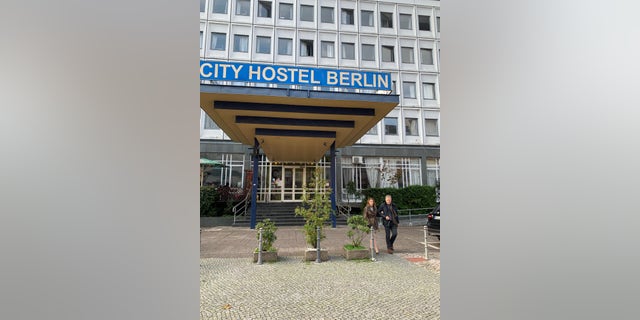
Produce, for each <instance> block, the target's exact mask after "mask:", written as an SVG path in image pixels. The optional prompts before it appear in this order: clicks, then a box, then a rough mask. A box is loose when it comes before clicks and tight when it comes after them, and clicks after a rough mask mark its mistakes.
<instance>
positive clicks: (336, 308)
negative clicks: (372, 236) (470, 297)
mask: <svg viewBox="0 0 640 320" xmlns="http://www.w3.org/2000/svg"><path fill="white" fill-rule="evenodd" d="M326 231H327V239H326V240H325V241H323V242H322V247H323V248H327V249H328V250H329V254H330V260H329V261H327V262H322V263H319V264H318V263H315V262H303V261H302V253H303V252H304V248H306V244H305V242H304V237H303V234H302V231H301V230H300V227H282V228H279V229H278V231H277V236H278V240H277V241H276V242H275V244H274V245H275V246H276V247H277V248H278V256H279V257H278V262H276V263H265V264H263V265H257V264H255V263H253V262H252V258H251V257H252V255H251V251H252V249H253V248H255V246H256V243H257V241H256V240H255V234H256V232H255V230H250V229H248V228H233V227H225V226H219V227H215V226H214V227H211V228H206V229H204V230H203V232H202V235H201V262H200V279H201V283H200V295H201V298H200V299H201V300H200V315H201V316H200V318H201V319H439V318H440V272H439V260H438V259H439V256H440V252H439V250H435V249H434V250H432V249H429V260H425V259H424V233H423V231H422V228H421V227H408V226H407V227H402V226H401V228H399V230H398V231H399V235H398V240H397V241H396V244H395V247H396V254H393V255H389V254H387V253H386V252H385V250H384V249H385V246H384V230H382V232H379V233H378V234H377V235H376V238H377V239H378V241H379V242H378V243H379V247H380V254H379V255H376V261H375V262H373V261H369V260H364V261H363V260H360V261H346V260H345V259H344V258H342V257H341V247H342V245H344V244H345V243H346V241H347V240H348V239H347V237H346V231H347V229H346V227H342V228H341V227H338V228H335V229H334V228H328V229H326ZM427 241H428V243H431V242H437V239H435V238H432V237H429V238H428V239H427ZM363 243H364V244H365V245H368V240H366V241H364V242H363ZM436 247H439V244H436Z"/></svg>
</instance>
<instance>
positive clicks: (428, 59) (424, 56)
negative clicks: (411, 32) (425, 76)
mask: <svg viewBox="0 0 640 320" xmlns="http://www.w3.org/2000/svg"><path fill="white" fill-rule="evenodd" d="M420 62H421V63H422V64H428V65H433V50H431V49H420Z"/></svg>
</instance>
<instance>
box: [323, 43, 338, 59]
mask: <svg viewBox="0 0 640 320" xmlns="http://www.w3.org/2000/svg"><path fill="white" fill-rule="evenodd" d="M334 52H335V44H334V43H333V41H321V42H320V56H321V57H323V58H333V57H335V55H334Z"/></svg>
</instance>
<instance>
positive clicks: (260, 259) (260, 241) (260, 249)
mask: <svg viewBox="0 0 640 320" xmlns="http://www.w3.org/2000/svg"><path fill="white" fill-rule="evenodd" d="M258 264H262V228H260V239H258Z"/></svg>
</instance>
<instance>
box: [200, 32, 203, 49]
mask: <svg viewBox="0 0 640 320" xmlns="http://www.w3.org/2000/svg"><path fill="white" fill-rule="evenodd" d="M202 35H203V33H202V31H200V49H202V40H203V39H202Z"/></svg>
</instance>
